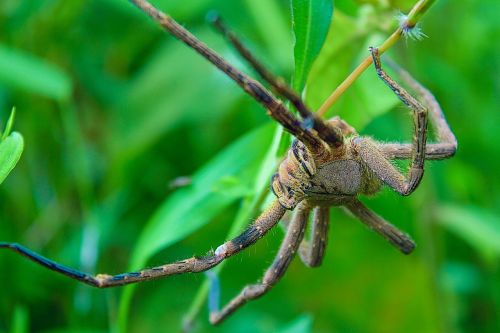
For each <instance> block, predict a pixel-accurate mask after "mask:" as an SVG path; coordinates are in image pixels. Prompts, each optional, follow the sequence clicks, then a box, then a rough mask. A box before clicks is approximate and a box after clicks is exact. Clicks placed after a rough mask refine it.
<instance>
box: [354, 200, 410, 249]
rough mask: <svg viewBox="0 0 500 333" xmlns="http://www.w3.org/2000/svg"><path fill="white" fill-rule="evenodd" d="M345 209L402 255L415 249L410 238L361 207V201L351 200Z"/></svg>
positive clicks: (363, 206)
mask: <svg viewBox="0 0 500 333" xmlns="http://www.w3.org/2000/svg"><path fill="white" fill-rule="evenodd" d="M345 208H347V209H348V210H349V211H350V212H351V213H352V214H354V216H356V217H357V218H358V219H359V220H360V221H361V222H363V223H364V224H366V225H367V226H368V227H369V228H370V229H372V230H373V231H375V232H377V233H378V234H379V235H380V236H382V237H384V238H385V239H386V240H387V241H389V242H390V243H391V244H392V245H394V246H395V247H396V248H398V249H399V250H400V251H401V252H403V253H404V254H409V253H411V252H412V251H413V249H414V248H415V243H414V242H413V240H412V239H411V238H410V236H408V235H407V234H405V233H404V232H402V231H401V230H399V229H398V228H396V227H395V226H393V225H392V224H390V223H389V222H387V221H386V220H384V219H383V218H382V217H380V216H378V215H377V214H375V213H374V212H373V211H371V210H370V209H368V208H367V207H366V206H365V205H363V204H362V203H361V201H359V200H352V201H350V202H348V203H347V204H346V205H345Z"/></svg>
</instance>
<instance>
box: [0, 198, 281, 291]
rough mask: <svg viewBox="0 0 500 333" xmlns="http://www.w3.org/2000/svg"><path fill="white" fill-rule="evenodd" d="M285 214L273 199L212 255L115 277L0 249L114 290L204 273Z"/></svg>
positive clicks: (23, 249)
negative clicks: (247, 224)
mask: <svg viewBox="0 0 500 333" xmlns="http://www.w3.org/2000/svg"><path fill="white" fill-rule="evenodd" d="M285 212H286V209H285V208H283V207H282V206H281V205H280V203H279V202H278V200H275V201H274V202H273V204H272V205H271V206H270V207H269V208H268V209H267V210H266V211H265V212H263V213H262V214H261V215H260V216H259V217H258V218H257V219H256V220H255V222H254V223H253V224H252V225H250V226H249V227H248V228H247V229H246V230H245V231H244V232H243V233H242V234H241V235H239V236H238V237H236V238H234V239H232V240H230V241H227V242H226V243H224V244H223V245H221V246H219V247H218V248H217V250H216V251H215V253H214V254H213V255H208V256H205V257H192V258H188V259H184V260H180V261H177V262H174V263H170V264H165V265H161V266H158V267H153V268H149V269H143V270H141V271H137V272H129V273H123V274H118V275H107V274H98V275H96V276H93V275H91V274H88V273H84V272H81V271H78V270H75V269H73V268H70V267H67V266H65V265H61V264H59V263H57V262H54V261H52V260H50V259H47V258H45V257H43V256H41V255H39V254H37V253H35V252H33V251H31V250H29V249H27V248H26V247H24V246H22V245H19V244H16V243H5V242H0V249H1V248H5V249H10V250H12V251H14V252H17V253H19V254H20V255H22V256H24V257H26V258H28V259H29V260H31V261H34V262H35V263H37V264H39V265H41V266H44V267H46V268H48V269H50V270H53V271H55V272H57V273H60V274H63V275H66V276H68V277H70V278H72V279H75V280H78V281H80V282H83V283H86V284H88V285H91V286H93V287H97V288H108V287H116V286H123V285H126V284H131V283H136V282H142V281H147V280H152V279H157V278H161V277H165V276H170V275H177V274H183V273H197V272H203V271H206V270H208V269H210V268H212V267H214V266H216V265H218V264H219V263H220V262H222V261H223V260H224V259H226V258H228V257H230V256H232V255H234V254H236V253H238V252H240V251H241V250H243V249H244V248H246V247H248V246H250V245H252V244H253V243H255V242H256V241H258V240H259V239H260V238H262V237H263V236H264V235H265V234H266V233H267V232H268V231H269V230H270V229H271V228H272V227H274V226H275V225H276V224H277V223H278V222H279V220H280V219H281V217H283V215H284V214H285Z"/></svg>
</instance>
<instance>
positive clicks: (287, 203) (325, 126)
mask: <svg viewBox="0 0 500 333" xmlns="http://www.w3.org/2000/svg"><path fill="white" fill-rule="evenodd" d="M131 1H132V2H133V3H134V4H135V5H136V6H138V7H139V8H140V9H142V10H143V11H144V12H145V13H146V14H147V15H149V16H150V17H151V18H153V19H154V20H155V21H156V22H158V23H159V24H160V25H161V26H162V27H163V28H164V29H165V30H167V31H168V32H170V33H171V34H172V35H174V36H175V37H177V38H178V39H180V40H181V41H183V42H184V43H185V44H187V45H188V46H189V47H191V48H193V49H194V50H195V51H197V52H198V53H199V54H201V55H202V56H203V57H204V58H206V59H207V60H208V61H210V62H211V63H212V64H213V65H215V66H216V67H218V68H219V69H220V70H221V71H223V72H224V73H225V74H226V75H227V76H229V77H230V78H231V79H232V80H234V81H235V82H236V83H237V84H238V85H239V86H240V87H241V88H242V89H243V90H244V91H245V92H246V93H248V94H249V95H250V96H251V97H253V98H254V99H255V100H256V101H257V102H259V103H260V104H261V105H262V106H264V107H265V108H266V109H267V111H268V114H269V115H270V116H271V117H272V118H273V119H274V120H276V121H277V122H278V123H280V124H281V125H282V126H283V127H284V128H285V129H286V130H287V131H288V132H290V133H291V134H292V135H293V136H294V137H295V141H294V142H293V144H292V147H291V148H290V150H289V151H288V154H287V155H286V157H285V159H284V160H283V161H282V162H281V164H280V165H279V167H278V170H277V172H276V174H275V175H274V176H273V178H272V182H271V187H272V190H273V192H274V194H275V195H276V197H277V199H276V200H275V201H274V202H273V203H272V204H271V205H270V207H269V208H268V209H267V210H265V211H264V212H263V213H262V214H261V215H260V216H259V217H258V218H257V219H256V220H255V221H254V223H253V224H251V225H250V226H249V227H248V228H247V229H246V230H245V231H243V233H241V234H240V235H239V236H238V237H236V238H234V239H232V240H229V241H227V242H226V243H224V244H222V245H220V246H219V247H217V249H216V250H215V252H214V253H213V254H210V255H207V256H205V257H192V258H189V259H185V260H181V261H177V262H174V263H170V264H165V265H162V266H158V267H154V268H149V269H144V270H141V271H138V272H130V273H124V274H119V275H106V274H98V275H96V276H93V275H90V274H87V273H83V272H80V271H77V270H74V269H72V268H69V267H66V266H64V265H61V264H58V263H56V262H54V261H51V260H49V259H47V258H45V257H42V256H41V255H39V254H36V253H34V252H32V251H30V250H29V249H27V248H25V247H24V246H22V245H19V244H16V243H5V242H2V243H0V248H6V249H11V250H13V251H15V252H17V253H19V254H21V255H23V256H25V257H27V258H28V259H31V260H33V261H35V262H37V263H38V264H40V265H42V266H45V267H47V268H49V269H51V270H54V271H56V272H59V273H62V274H64V275H67V276H69V277H71V278H73V279H76V280H78V281H81V282H84V283H86V284H89V285H91V286H94V287H99V288H106V287H114V286H122V285H126V284H130V283H135V282H140V281H145V280H150V279H154V278H160V277H164V276H169V275H175V274H183V273H188V272H202V271H207V270H209V269H210V268H212V267H214V266H216V265H217V264H219V263H220V262H222V261H223V260H224V259H226V258H228V257H230V256H232V255H234V254H236V253H238V252H240V251H241V250H243V249H244V248H246V247H248V246H250V245H252V244H253V243H255V242H256V241H257V240H259V239H260V238H261V237H263V236H264V235H265V234H266V233H267V232H268V231H269V230H270V229H271V228H273V227H274V226H275V225H276V224H278V222H279V221H280V220H281V219H282V217H283V215H284V214H285V212H286V211H287V210H289V211H293V213H292V214H293V215H292V217H291V219H290V221H288V222H284V225H285V227H286V234H285V238H284V240H283V243H282V245H281V247H280V249H279V251H278V253H277V255H276V257H275V260H274V262H273V263H272V265H271V266H270V267H269V268H268V269H267V271H266V272H265V274H264V276H263V278H262V280H261V281H260V282H259V283H257V284H253V285H248V286H246V287H245V288H243V290H242V291H241V292H240V293H239V294H238V295H237V296H236V297H235V298H234V299H233V300H232V301H230V302H229V303H228V304H227V305H226V306H225V307H224V308H222V309H219V308H218V305H217V304H218V302H217V300H216V298H217V297H218V292H217V290H218V286H217V281H216V280H215V278H214V277H213V275H210V276H212V292H211V294H210V298H211V299H210V302H209V303H210V320H211V322H212V323H214V324H216V323H219V322H221V321H222V320H224V319H225V318H227V316H228V315H230V314H231V313H233V312H234V311H235V310H237V309H238V308H239V307H240V306H242V305H243V304H244V303H246V302H247V301H248V300H251V299H255V298H257V297H260V296H262V295H263V294H265V293H266V292H267V291H269V290H270V289H271V288H272V287H273V285H275V284H276V283H277V282H278V280H279V279H280V278H281V277H282V276H283V274H284V273H285V271H286V269H287V268H288V265H289V264H290V262H291V260H292V258H293V257H294V254H295V253H296V252H297V251H298V252H299V256H300V258H301V259H302V261H303V262H304V263H305V264H306V265H308V266H311V267H314V266H318V265H320V264H321V262H322V259H323V256H324V252H325V247H326V243H327V232H328V223H329V208H330V207H332V206H339V207H343V208H345V209H346V210H347V211H349V212H351V213H352V214H353V215H354V216H356V217H357V218H358V219H359V220H360V221H361V222H363V223H365V224H366V225H368V226H369V227H370V228H371V229H372V230H374V231H375V232H376V233H378V234H379V235H381V236H382V237H384V238H385V239H386V240H388V241H389V242H390V243H391V244H392V245H393V246H395V247H396V248H398V249H399V250H400V251H401V252H403V253H405V254H408V253H410V252H411V251H412V250H413V249H414V247H415V244H414V242H413V241H412V240H411V238H410V237H409V236H407V235H406V234H405V233H403V232H402V231H400V230H398V229H397V228H396V227H394V226H393V225H391V224H390V223H388V222H387V221H385V220H384V219H383V218H382V217H380V216H378V215H377V214H375V213H374V212H372V211H371V210H370V209H368V208H367V207H366V206H364V205H363V204H362V203H361V202H360V201H359V200H358V199H357V197H358V196H359V195H372V194H374V193H376V192H378V191H379V190H380V189H381V187H382V186H383V185H386V186H389V187H390V188H392V189H393V190H395V191H396V192H398V193H400V194H401V195H409V194H411V193H412V192H413V191H414V190H415V188H416V187H417V186H418V184H419V183H420V180H421V179H422V176H423V173H424V163H425V161H426V160H432V159H433V160H439V159H445V158H448V157H451V156H453V155H454V153H455V151H456V147H457V142H456V139H455V136H454V135H453V133H452V132H451V130H450V128H449V126H448V124H447V122H446V120H445V118H444V115H443V112H442V111H441V108H440V107H439V104H438V103H437V101H436V100H435V98H434V97H433V95H432V94H431V93H430V92H429V91H428V90H427V89H425V88H424V87H422V86H421V85H420V84H419V83H418V82H416V81H415V80H414V79H413V78H412V77H411V76H410V75H409V74H408V73H407V72H405V71H404V70H402V69H400V68H398V67H397V66H396V65H392V67H393V68H394V69H395V71H396V72H397V73H398V76H399V77H400V78H401V79H402V80H403V81H404V82H405V84H406V85H407V86H408V87H409V88H411V90H413V91H414V92H416V93H417V94H418V95H419V97H420V99H421V100H422V103H420V102H419V101H418V100H417V99H415V98H414V97H412V96H411V95H410V94H409V93H408V92H407V91H406V90H405V89H404V88H402V87H401V86H400V85H399V84H398V83H396V82H395V81H394V80H393V79H392V78H391V77H389V76H388V75H387V74H386V72H385V71H384V70H383V69H382V66H381V63H380V58H379V54H378V50H377V49H376V48H370V52H371V54H372V58H373V63H374V66H375V69H376V72H377V75H378V76H379V77H380V78H381V79H382V80H383V81H384V82H385V83H386V84H387V85H388V86H389V87H390V88H391V89H392V91H393V92H394V93H395V94H396V95H397V96H398V97H399V98H400V99H401V101H402V102H403V103H404V104H406V105H407V106H408V107H409V108H410V109H411V110H412V114H413V120H414V136H413V142H412V143H381V142H377V141H375V140H373V139H371V138H369V137H363V136H359V135H358V134H357V133H356V131H355V129H354V128H352V127H351V126H350V125H349V124H347V123H346V122H345V121H343V120H342V119H340V118H339V117H334V118H333V119H330V120H328V121H325V120H323V119H321V118H319V117H318V116H317V115H316V114H314V113H312V112H311V111H310V110H309V109H308V107H307V106H306V105H305V104H304V102H303V101H302V99H301V98H300V97H299V96H298V95H297V94H296V93H295V92H294V91H293V90H292V89H290V88H289V87H288V86H287V85H286V84H285V83H284V81H283V80H281V79H279V78H276V77H274V76H273V75H272V74H271V73H270V72H268V71H267V70H266V69H265V68H264V67H263V66H262V64H261V63H259V62H258V61H257V60H256V59H255V58H254V57H253V55H252V54H251V53H250V52H249V50H248V49H247V48H246V47H245V46H244V45H243V44H242V43H241V42H240V40H239V39H238V38H237V37H236V36H235V35H234V34H233V33H232V32H231V31H229V30H228V29H227V28H226V27H225V26H224V25H223V23H222V21H221V20H220V19H219V18H217V17H215V18H214V21H213V23H214V25H215V26H216V28H217V29H218V30H219V31H221V32H222V33H223V34H224V35H225V36H226V38H227V39H228V40H229V41H230V42H231V43H232V44H233V46H234V47H235V48H236V50H238V52H239V53H240V54H241V55H242V56H243V58H245V59H246V60H247V61H248V63H249V64H250V65H251V66H252V67H253V68H254V69H255V70H256V72H257V73H258V74H259V75H260V76H261V77H262V78H263V79H264V80H265V81H267V82H268V83H269V84H270V86H271V87H272V89H273V90H274V91H275V92H276V93H277V94H279V95H281V96H282V97H283V98H285V99H287V100H289V101H290V102H291V103H292V104H293V105H294V107H295V108H296V109H297V111H298V113H299V114H300V116H301V118H302V120H299V119H298V118H297V117H295V116H294V115H293V114H292V113H291V112H290V111H289V110H288V109H287V107H286V106H285V105H284V104H283V103H282V102H281V101H280V100H279V99H277V98H276V97H274V96H273V94H272V93H271V92H269V91H268V90H267V89H266V88H264V86H262V85H261V84H260V83H259V82H257V81H256V80H254V79H252V78H250V77H249V76H248V75H246V74H244V73H242V72H241V71H239V70H238V69H236V68H235V67H233V66H232V65H231V64H229V63H228V62H227V61H226V60H225V59H224V58H222V57H221V56H220V55H218V54H217V53H216V52H215V51H213V50H212V49H210V48H209V47H207V46H206V45H205V44H203V43H202V42H201V41H199V40H198V39H197V38H196V37H195V36H193V35H192V34H191V33H190V32H189V31H187V30H186V29H184V28H183V27H182V26H181V25H179V24H178V23H177V22H176V21H175V20H173V19H172V18H171V17H170V16H168V15H167V14H165V13H163V12H161V11H159V10H157V9H156V8H155V7H153V6H152V5H151V4H149V3H148V2H147V1H146V0H131ZM428 118H430V120H431V122H432V123H433V126H434V128H435V130H436V137H437V142H435V143H429V144H427V120H428ZM395 159H411V164H410V170H409V172H408V174H407V175H405V174H402V173H401V172H400V171H399V170H398V169H397V168H396V167H395V166H394V165H393V164H392V163H391V160H395ZM311 213H312V215H313V217H312V220H311V223H312V232H311V237H310V239H309V240H305V239H304V233H305V229H306V224H307V221H308V218H309V215H310V214H311Z"/></svg>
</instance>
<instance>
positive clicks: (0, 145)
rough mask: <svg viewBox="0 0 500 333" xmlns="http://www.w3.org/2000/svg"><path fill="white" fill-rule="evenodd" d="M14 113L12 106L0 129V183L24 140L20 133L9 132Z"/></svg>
mask: <svg viewBox="0 0 500 333" xmlns="http://www.w3.org/2000/svg"><path fill="white" fill-rule="evenodd" d="M15 114H16V109H15V108H13V109H12V112H11V114H10V117H9V120H7V124H6V125H5V129H4V131H3V134H2V132H1V131H0V184H2V182H3V181H4V180H5V178H7V176H8V174H9V173H10V172H11V171H12V169H14V167H15V166H16V164H17V162H18V161H19V159H20V158H21V154H22V152H23V149H24V140H23V137H22V136H21V134H19V133H17V132H11V131H12V126H13V125H14V117H15Z"/></svg>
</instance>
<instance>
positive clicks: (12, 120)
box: [0, 107, 16, 142]
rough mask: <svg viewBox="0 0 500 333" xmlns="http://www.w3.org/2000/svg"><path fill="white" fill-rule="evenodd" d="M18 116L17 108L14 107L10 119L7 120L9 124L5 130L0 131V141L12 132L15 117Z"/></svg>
mask: <svg viewBox="0 0 500 333" xmlns="http://www.w3.org/2000/svg"><path fill="white" fill-rule="evenodd" d="M15 118H16V108H15V107H13V108H12V111H11V112H10V116H9V120H7V124H6V125H5V130H4V131H3V134H1V133H2V132H0V136H1V138H0V142H1V141H3V140H5V139H6V138H7V136H9V134H10V132H11V131H12V126H14V119H15Z"/></svg>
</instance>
